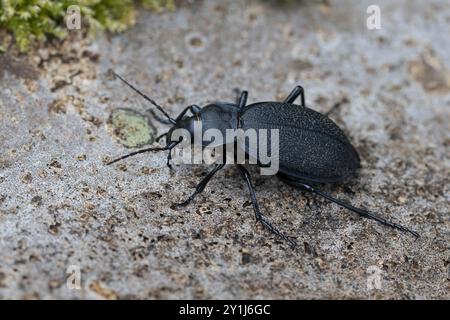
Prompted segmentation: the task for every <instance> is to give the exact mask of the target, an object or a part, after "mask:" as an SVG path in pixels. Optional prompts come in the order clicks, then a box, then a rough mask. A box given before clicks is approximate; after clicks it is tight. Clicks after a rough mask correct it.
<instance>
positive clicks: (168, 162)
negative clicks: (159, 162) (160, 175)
mask: <svg viewBox="0 0 450 320" xmlns="http://www.w3.org/2000/svg"><path fill="white" fill-rule="evenodd" d="M171 160H172V149H171V150H169V154H168V155H167V162H166V165H167V166H168V167H169V169H170V170H173V167H172V165H171V164H170V161H171Z"/></svg>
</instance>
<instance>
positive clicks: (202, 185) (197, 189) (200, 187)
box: [173, 163, 225, 207]
mask: <svg viewBox="0 0 450 320" xmlns="http://www.w3.org/2000/svg"><path fill="white" fill-rule="evenodd" d="M224 166H225V163H219V164H216V166H215V167H214V169H212V170H211V171H210V172H209V173H208V174H207V175H206V176H205V177H204V178H203V179H202V180H201V181H200V183H199V184H198V185H197V186H196V187H195V191H194V193H193V194H192V195H191V196H190V197H189V198H188V199H187V200H185V201H183V202H181V203H176V204H174V205H173V206H174V207H184V206H187V205H188V204H189V203H191V202H192V201H193V200H194V199H195V197H196V196H197V195H199V194H200V193H202V192H203V190H205V187H206V185H207V184H208V182H209V181H210V180H211V178H212V177H213V176H214V175H215V174H216V172H217V171H219V170H220V169H222V168H223V167H224Z"/></svg>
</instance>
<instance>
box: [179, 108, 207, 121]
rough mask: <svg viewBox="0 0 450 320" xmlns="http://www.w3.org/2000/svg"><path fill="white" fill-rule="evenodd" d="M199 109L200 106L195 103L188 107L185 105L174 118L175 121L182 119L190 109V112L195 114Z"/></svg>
mask: <svg viewBox="0 0 450 320" xmlns="http://www.w3.org/2000/svg"><path fill="white" fill-rule="evenodd" d="M200 110H201V108H200V107H199V106H197V105H195V104H193V105H190V106H189V107H186V108H185V109H184V110H183V111H181V113H180V114H179V115H178V116H177V117H176V118H175V122H178V121H180V120H181V119H183V117H184V115H185V114H186V113H187V112H188V111H191V112H192V114H194V115H195V114H197V113H199V112H200Z"/></svg>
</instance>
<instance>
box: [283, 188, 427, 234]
mask: <svg viewBox="0 0 450 320" xmlns="http://www.w3.org/2000/svg"><path fill="white" fill-rule="evenodd" d="M287 183H289V184H291V185H293V186H297V187H302V188H304V189H305V190H306V191H309V192H312V193H315V194H317V195H319V196H321V197H323V198H325V199H327V200H329V201H331V202H334V203H336V204H338V205H340V206H341V207H344V208H346V209H348V210H350V211H353V212H355V213H357V214H359V215H360V216H361V217H364V218H368V219H372V220H375V221H377V222H379V223H381V224H382V225H385V226H388V227H391V228H394V229H397V230H400V231H403V232H407V233H410V234H412V235H413V236H415V237H416V238H418V237H419V234H418V233H417V232H415V231H413V230H411V229H409V228H406V227H404V226H402V225H400V224H397V223H395V222H392V221H389V220H387V219H385V218H383V217H380V216H378V215H376V214H374V213H372V212H369V211H367V210H364V209H361V208H357V207H354V206H352V205H351V204H348V203H346V202H344V201H342V200H339V199H336V198H334V197H332V196H331V195H329V194H327V193H325V192H323V191H321V190H319V189H317V188H314V187H312V186H311V185H309V184H307V183H303V182H300V181H291V180H288V181H287Z"/></svg>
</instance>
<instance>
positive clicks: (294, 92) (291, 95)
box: [283, 86, 305, 107]
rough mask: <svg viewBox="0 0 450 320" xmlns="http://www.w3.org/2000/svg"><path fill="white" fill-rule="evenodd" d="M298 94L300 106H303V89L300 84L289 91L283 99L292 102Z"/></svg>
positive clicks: (285, 101)
mask: <svg viewBox="0 0 450 320" xmlns="http://www.w3.org/2000/svg"><path fill="white" fill-rule="evenodd" d="M298 96H300V99H301V106H302V107H305V90H304V89H303V87H302V86H296V87H295V88H294V89H293V90H292V91H291V93H289V95H288V96H287V97H286V99H284V101H283V102H284V103H293V102H294V101H295V99H297V97H298Z"/></svg>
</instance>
